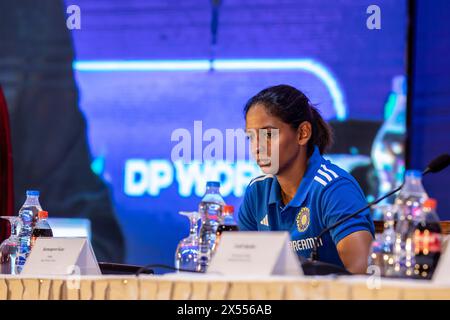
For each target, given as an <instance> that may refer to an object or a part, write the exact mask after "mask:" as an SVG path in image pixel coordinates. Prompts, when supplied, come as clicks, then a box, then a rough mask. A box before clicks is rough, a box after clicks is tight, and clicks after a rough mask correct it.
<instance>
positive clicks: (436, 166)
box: [423, 153, 450, 175]
mask: <svg viewBox="0 0 450 320" xmlns="http://www.w3.org/2000/svg"><path fill="white" fill-rule="evenodd" d="M449 164H450V155H449V154H448V153H443V154H441V155H440V156H439V157H437V158H435V159H434V160H432V161H431V162H430V163H429V164H428V166H427V167H426V169H425V170H424V171H423V175H426V174H427V173H429V172H431V173H436V172H439V171H442V170H444V169H445V168H447V167H448V165H449Z"/></svg>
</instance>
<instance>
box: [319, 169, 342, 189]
mask: <svg viewBox="0 0 450 320" xmlns="http://www.w3.org/2000/svg"><path fill="white" fill-rule="evenodd" d="M337 178H339V176H338V175H337V174H336V172H334V171H333V170H331V169H328V168H327V166H326V165H324V164H322V165H321V166H320V168H319V170H317V173H316V176H315V177H314V180H315V181H317V182H318V183H320V184H321V185H323V186H324V187H325V186H326V185H327V184H328V183H330V182H331V181H333V180H335V179H337Z"/></svg>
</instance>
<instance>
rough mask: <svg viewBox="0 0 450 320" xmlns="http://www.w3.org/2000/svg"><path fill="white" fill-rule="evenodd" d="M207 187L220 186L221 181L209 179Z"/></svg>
mask: <svg viewBox="0 0 450 320" xmlns="http://www.w3.org/2000/svg"><path fill="white" fill-rule="evenodd" d="M206 187H207V188H208V187H213V188H220V182H218V181H208V182H206Z"/></svg>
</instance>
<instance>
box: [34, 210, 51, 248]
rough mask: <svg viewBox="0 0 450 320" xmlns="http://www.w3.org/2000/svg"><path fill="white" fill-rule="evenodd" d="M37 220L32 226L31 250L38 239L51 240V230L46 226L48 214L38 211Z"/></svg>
mask: <svg viewBox="0 0 450 320" xmlns="http://www.w3.org/2000/svg"><path fill="white" fill-rule="evenodd" d="M38 217H39V220H38V222H37V223H36V225H35V226H34V229H33V233H32V235H31V248H33V246H34V244H35V242H36V239H37V238H39V237H46V238H51V237H53V231H52V228H50V225H49V224H48V221H47V219H48V212H47V211H39V212H38Z"/></svg>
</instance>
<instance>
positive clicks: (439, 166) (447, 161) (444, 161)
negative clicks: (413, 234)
mask: <svg viewBox="0 0 450 320" xmlns="http://www.w3.org/2000/svg"><path fill="white" fill-rule="evenodd" d="M449 165H450V155H449V154H448V153H444V154H441V155H440V156H439V157H437V158H435V159H433V160H432V161H431V162H430V163H429V164H428V166H427V167H426V168H425V170H424V171H423V172H422V175H423V176H425V175H427V174H428V173H430V172H431V173H437V172H439V171H442V170H444V169H445V168H447V167H448V166H449ZM404 184H405V182H403V183H402V184H401V185H400V186H398V187H397V188H395V189H394V190H392V191H390V192H388V193H387V194H385V195H384V196H382V197H380V198H378V199H376V200H374V201H372V202H370V203H369V204H368V205H366V206H364V207H363V208H361V209H359V210H358V211H356V212H354V213H352V214H351V215H349V216H347V217H345V218H343V219H341V220H339V221H337V222H336V223H334V224H332V225H331V226H329V227H326V228H325V229H323V230H322V231H321V232H320V233H319V235H318V236H317V237H316V238H314V246H313V248H312V251H311V260H312V261H317V260H319V252H318V247H319V240H320V239H321V238H322V236H323V235H324V234H325V233H327V232H328V231H330V230H332V229H334V228H336V227H337V226H340V225H341V224H343V223H344V222H346V221H347V220H349V219H351V218H353V217H355V216H357V215H358V214H360V213H361V212H363V211H365V210H367V209H369V208H370V207H371V206H373V205H375V204H377V203H379V202H380V201H382V200H384V199H386V198H387V197H389V196H391V195H393V194H394V193H396V192H398V191H399V190H400V189H401V188H402V187H403V185H404Z"/></svg>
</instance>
